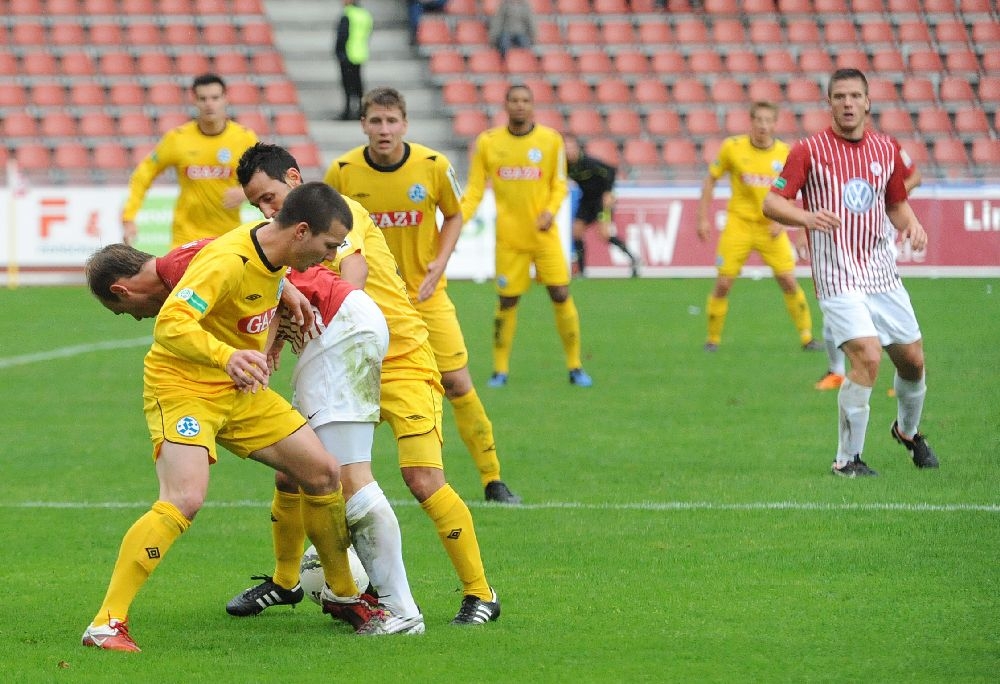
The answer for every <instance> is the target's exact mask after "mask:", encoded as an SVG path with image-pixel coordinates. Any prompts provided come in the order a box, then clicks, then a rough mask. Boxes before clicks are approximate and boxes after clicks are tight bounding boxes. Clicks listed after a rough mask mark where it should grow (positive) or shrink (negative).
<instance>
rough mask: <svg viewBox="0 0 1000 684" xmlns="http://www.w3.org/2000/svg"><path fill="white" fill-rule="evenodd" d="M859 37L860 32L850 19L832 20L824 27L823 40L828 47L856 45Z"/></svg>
mask: <svg viewBox="0 0 1000 684" xmlns="http://www.w3.org/2000/svg"><path fill="white" fill-rule="evenodd" d="M841 16H843V15H841ZM859 37H860V36H859V35H858V30H857V29H856V28H855V27H854V22H853V21H852V20H850V19H831V20H829V21H827V22H826V24H825V25H824V26H823V40H825V41H826V43H827V45H831V46H837V45H854V44H856V43H858V38H859Z"/></svg>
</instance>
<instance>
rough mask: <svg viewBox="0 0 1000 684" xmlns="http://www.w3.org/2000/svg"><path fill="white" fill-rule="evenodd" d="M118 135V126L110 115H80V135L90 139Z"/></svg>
mask: <svg viewBox="0 0 1000 684" xmlns="http://www.w3.org/2000/svg"><path fill="white" fill-rule="evenodd" d="M117 134H118V126H117V124H115V120H114V119H112V118H111V116H110V115H108V114H106V113H104V112H101V111H94V112H86V113H84V114H81V115H80V135H83V136H86V137H89V138H111V137H114V136H116V135H117Z"/></svg>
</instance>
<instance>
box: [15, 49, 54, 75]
mask: <svg viewBox="0 0 1000 684" xmlns="http://www.w3.org/2000/svg"><path fill="white" fill-rule="evenodd" d="M21 66H22V68H23V70H24V73H25V74H27V75H28V76H57V75H60V72H61V70H60V69H59V63H58V61H57V60H56V57H55V55H53V54H50V53H48V52H38V51H35V52H31V53H26V54H25V55H24V57H23V58H22V60H21Z"/></svg>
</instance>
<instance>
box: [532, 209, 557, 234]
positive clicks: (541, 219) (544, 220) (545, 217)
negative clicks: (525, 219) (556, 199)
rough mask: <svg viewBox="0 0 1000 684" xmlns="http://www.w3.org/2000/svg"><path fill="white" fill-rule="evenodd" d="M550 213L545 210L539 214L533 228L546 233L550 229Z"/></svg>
mask: <svg viewBox="0 0 1000 684" xmlns="http://www.w3.org/2000/svg"><path fill="white" fill-rule="evenodd" d="M553 218H554V217H553V216H552V212H551V211H549V210H548V209H546V210H545V211H543V212H542V213H541V214H539V215H538V220H537V221H536V222H535V226H536V227H537V228H538V230H541V231H546V230H548V229H549V228H551V227H552V219H553Z"/></svg>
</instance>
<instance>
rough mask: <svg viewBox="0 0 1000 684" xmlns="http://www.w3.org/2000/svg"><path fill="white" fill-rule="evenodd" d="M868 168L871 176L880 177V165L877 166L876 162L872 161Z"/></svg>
mask: <svg viewBox="0 0 1000 684" xmlns="http://www.w3.org/2000/svg"><path fill="white" fill-rule="evenodd" d="M868 168H869V169H871V172H872V175H873V176H881V175H882V165H881V164H879V163H878V162H877V161H873V162H872V163H871V164H870V165H869V166H868Z"/></svg>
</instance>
